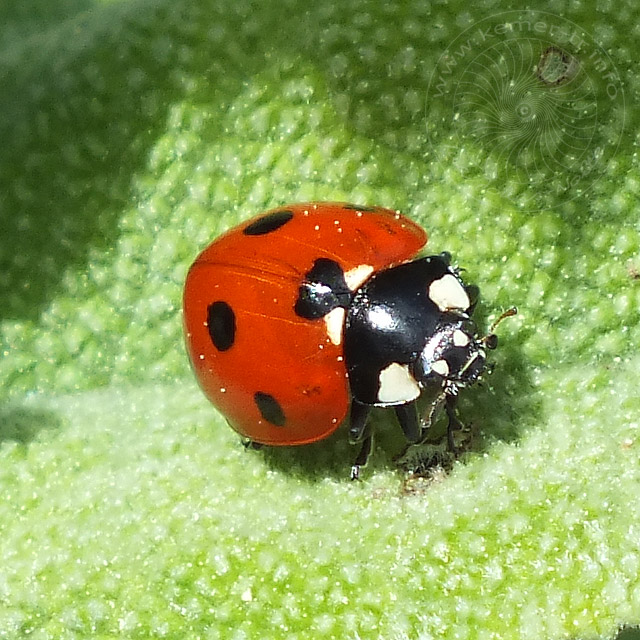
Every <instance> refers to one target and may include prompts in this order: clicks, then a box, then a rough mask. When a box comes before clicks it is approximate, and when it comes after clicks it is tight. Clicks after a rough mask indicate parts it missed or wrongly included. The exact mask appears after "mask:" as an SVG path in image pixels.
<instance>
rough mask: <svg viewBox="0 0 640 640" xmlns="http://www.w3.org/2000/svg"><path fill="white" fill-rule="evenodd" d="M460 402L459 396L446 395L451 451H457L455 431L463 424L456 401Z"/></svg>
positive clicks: (448, 440) (448, 435)
mask: <svg viewBox="0 0 640 640" xmlns="http://www.w3.org/2000/svg"><path fill="white" fill-rule="evenodd" d="M457 402H458V396H454V395H450V394H447V395H446V397H445V403H444V410H445V411H446V413H447V419H448V421H449V422H448V424H447V447H448V449H449V451H451V453H455V452H456V444H455V442H454V440H453V432H454V431H457V430H458V429H462V428H463V425H462V422H460V420H458V416H457V415H456V403H457Z"/></svg>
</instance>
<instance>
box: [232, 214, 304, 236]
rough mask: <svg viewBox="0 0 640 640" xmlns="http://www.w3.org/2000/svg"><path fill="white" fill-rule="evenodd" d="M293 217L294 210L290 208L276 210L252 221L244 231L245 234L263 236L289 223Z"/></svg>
mask: <svg viewBox="0 0 640 640" xmlns="http://www.w3.org/2000/svg"><path fill="white" fill-rule="evenodd" d="M291 218H293V211H289V210H288V209H281V210H280V211H274V212H273V213H268V214H267V215H266V216H262V217H261V218H258V219H257V220H256V221H255V222H252V223H251V224H250V225H249V226H247V227H245V228H244V229H243V231H242V233H244V235H245V236H263V235H265V234H267V233H271V232H272V231H275V230H276V229H279V228H280V227H281V226H282V225H285V224H287V222H289V220H291Z"/></svg>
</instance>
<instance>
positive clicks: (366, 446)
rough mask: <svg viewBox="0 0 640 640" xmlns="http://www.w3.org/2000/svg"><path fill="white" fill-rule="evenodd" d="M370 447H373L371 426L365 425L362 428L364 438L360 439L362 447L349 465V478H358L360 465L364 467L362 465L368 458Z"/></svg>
mask: <svg viewBox="0 0 640 640" xmlns="http://www.w3.org/2000/svg"><path fill="white" fill-rule="evenodd" d="M372 448H373V433H372V432H371V427H369V426H367V427H366V428H365V430H364V438H363V440H362V447H361V448H360V453H358V457H357V458H356V459H355V462H354V463H353V466H352V467H351V480H359V479H360V467H364V465H365V464H367V460H368V459H369V455H370V454H371V449H372Z"/></svg>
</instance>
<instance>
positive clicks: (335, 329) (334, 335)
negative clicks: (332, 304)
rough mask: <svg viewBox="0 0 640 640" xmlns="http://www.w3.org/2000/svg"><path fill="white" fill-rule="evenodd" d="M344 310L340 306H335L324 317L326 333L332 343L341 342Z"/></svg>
mask: <svg viewBox="0 0 640 640" xmlns="http://www.w3.org/2000/svg"><path fill="white" fill-rule="evenodd" d="M345 314H346V311H345V310H344V309H343V308H342V307H336V308H335V309H332V310H331V311H329V313H327V315H326V316H325V317H324V323H325V325H326V327H327V335H328V336H329V340H331V342H332V343H333V344H340V343H341V342H342V330H343V328H344V316H345Z"/></svg>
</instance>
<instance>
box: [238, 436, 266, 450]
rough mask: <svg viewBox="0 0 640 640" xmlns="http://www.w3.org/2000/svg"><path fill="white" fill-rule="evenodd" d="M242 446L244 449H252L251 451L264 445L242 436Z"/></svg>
mask: <svg viewBox="0 0 640 640" xmlns="http://www.w3.org/2000/svg"><path fill="white" fill-rule="evenodd" d="M242 446H243V447H244V448H245V449H252V450H253V451H260V449H262V448H263V447H264V445H263V444H262V443H261V442H254V441H253V440H251V439H250V438H243V439H242Z"/></svg>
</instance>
